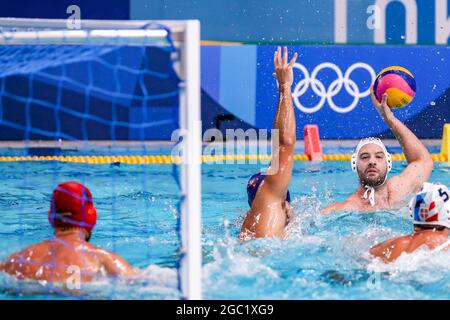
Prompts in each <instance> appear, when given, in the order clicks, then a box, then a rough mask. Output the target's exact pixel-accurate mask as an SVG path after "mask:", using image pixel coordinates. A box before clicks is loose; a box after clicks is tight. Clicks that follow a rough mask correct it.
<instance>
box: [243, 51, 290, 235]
mask: <svg viewBox="0 0 450 320" xmlns="http://www.w3.org/2000/svg"><path fill="white" fill-rule="evenodd" d="M296 60H297V53H295V54H294V56H293V57H292V59H291V61H290V62H288V50H287V48H286V47H284V49H283V54H282V53H281V48H278V49H277V51H276V52H275V56H274V65H275V75H276V78H277V80H278V90H279V100H278V106H277V112H276V115H275V120H274V129H277V130H279V131H278V132H279V135H278V136H279V140H278V148H274V150H273V155H272V161H271V164H270V167H269V169H268V170H267V171H266V172H265V173H264V174H263V173H257V174H255V175H253V176H252V177H251V178H250V180H249V182H248V185H247V194H248V203H249V205H250V210H249V211H248V213H247V216H246V218H245V220H244V223H243V225H242V228H241V232H240V235H239V238H240V239H242V240H247V239H251V238H254V237H273V236H276V237H284V235H285V227H286V225H287V224H288V222H289V220H290V216H291V206H290V204H289V201H290V195H289V191H288V187H289V183H290V181H291V176H292V167H293V164H294V147H295V142H296V124H295V114H294V106H293V103H292V94H291V86H292V83H293V72H292V68H293V66H294V63H295V61H296Z"/></svg>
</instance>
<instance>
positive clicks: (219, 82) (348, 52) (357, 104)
mask: <svg viewBox="0 0 450 320" xmlns="http://www.w3.org/2000/svg"><path fill="white" fill-rule="evenodd" d="M275 50H276V46H254V45H245V46H204V47H203V48H202V89H203V95H204V97H203V99H202V108H203V122H204V129H206V128H207V127H208V125H210V124H211V123H212V122H211V121H208V120H210V119H212V118H213V115H212V114H211V113H214V112H220V113H230V114H232V115H233V117H235V118H236V120H235V121H234V122H233V121H231V122H230V123H227V124H225V123H224V124H223V126H222V127H221V128H220V129H224V128H228V127H242V126H243V127H246V125H248V127H255V128H264V129H269V128H271V127H272V125H273V118H274V114H275V109H276V105H277V100H278V92H277V83H276V79H275V78H274V77H273V75H272V74H273V53H274V51H275ZM294 51H297V52H299V54H300V55H299V58H298V59H297V63H296V64H295V67H294V84H293V86H292V92H293V101H294V105H295V108H296V117H297V136H298V138H300V139H301V138H303V127H304V125H306V124H311V123H314V124H318V125H319V128H320V135H321V137H322V138H323V139H356V138H361V137H366V136H379V137H392V134H391V132H390V131H389V128H388V127H387V125H386V124H385V123H384V122H383V121H382V120H381V118H380V117H379V115H378V113H377V111H376V110H375V108H374V106H373V105H372V102H371V99H370V84H371V83H373V81H374V79H375V76H376V74H377V73H378V72H379V71H381V70H382V69H383V68H385V67H387V66H391V65H399V66H403V67H405V68H407V69H409V70H410V71H411V72H412V73H413V75H414V77H415V79H416V83H417V92H416V96H415V98H414V100H413V102H412V103H411V104H410V105H409V106H407V107H405V108H402V109H397V110H395V111H394V112H395V114H396V116H397V117H398V118H399V119H400V120H401V121H403V122H404V123H406V124H407V125H408V126H409V127H410V128H411V129H412V130H413V131H414V132H415V133H416V134H417V135H418V136H419V137H421V138H440V137H441V136H442V127H443V124H444V123H446V122H450V72H449V70H450V48H449V47H438V46H409V47H405V46H294V47H293V46H291V47H289V52H290V56H291V55H292V54H293V53H294ZM206 97H207V98H206ZM218 110H220V111H218Z"/></svg>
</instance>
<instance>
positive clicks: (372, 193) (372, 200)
mask: <svg viewBox="0 0 450 320" xmlns="http://www.w3.org/2000/svg"><path fill="white" fill-rule="evenodd" d="M364 188H366V192H364V195H363V198H364V199H367V198H368V199H369V202H370V205H371V206H372V207H373V206H374V205H375V188H374V187H371V186H364Z"/></svg>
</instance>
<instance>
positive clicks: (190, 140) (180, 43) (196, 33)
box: [0, 18, 202, 300]
mask: <svg viewBox="0 0 450 320" xmlns="http://www.w3.org/2000/svg"><path fill="white" fill-rule="evenodd" d="M152 23H156V24H160V25H163V26H165V27H167V28H168V29H169V30H170V35H171V37H172V40H173V44H174V45H175V47H177V49H179V50H180V53H181V56H180V64H179V66H178V68H177V69H178V73H179V76H180V78H181V80H182V83H181V85H180V94H179V97H180V101H179V106H180V107H179V121H180V129H181V130H180V132H181V135H182V137H183V141H182V144H183V147H182V150H183V159H182V164H181V196H182V197H183V201H182V204H181V242H182V243H181V246H182V247H181V261H180V268H181V270H180V272H181V279H180V280H181V283H180V285H181V291H182V297H183V298H184V299H191V300H192V299H194V300H199V299H202V285H201V283H202V250H201V154H202V138H201V119H200V22H199V21H198V20H179V21H172V20H170V21H144V20H143V21H116V20H81V24H80V29H69V28H68V24H67V20H58V19H21V18H0V44H1V45H45V44H89V45H96V44H98V45H102V44H105V45H107V44H110V45H141V46H145V45H153V46H168V45H170V43H169V42H168V40H167V36H168V32H167V29H165V28H158V27H155V25H154V24H152Z"/></svg>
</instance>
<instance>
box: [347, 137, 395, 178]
mask: <svg viewBox="0 0 450 320" xmlns="http://www.w3.org/2000/svg"><path fill="white" fill-rule="evenodd" d="M367 144H376V145H377V146H379V147H381V149H383V152H384V155H385V156H386V162H387V165H388V169H387V172H388V173H389V172H390V171H391V169H392V158H391V155H390V153H389V152H388V151H387V149H386V147H385V146H384V143H383V142H382V141H381V140H380V139H378V138H374V137H369V138H365V139H361V141H359V143H358V145H357V147H356V149H355V152H354V153H353V154H352V170H353V171H354V172H356V165H357V163H358V154H359V151H360V150H361V148H362V147H364V146H365V145H367ZM386 178H387V175H386ZM385 180H386V179H385Z"/></svg>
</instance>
